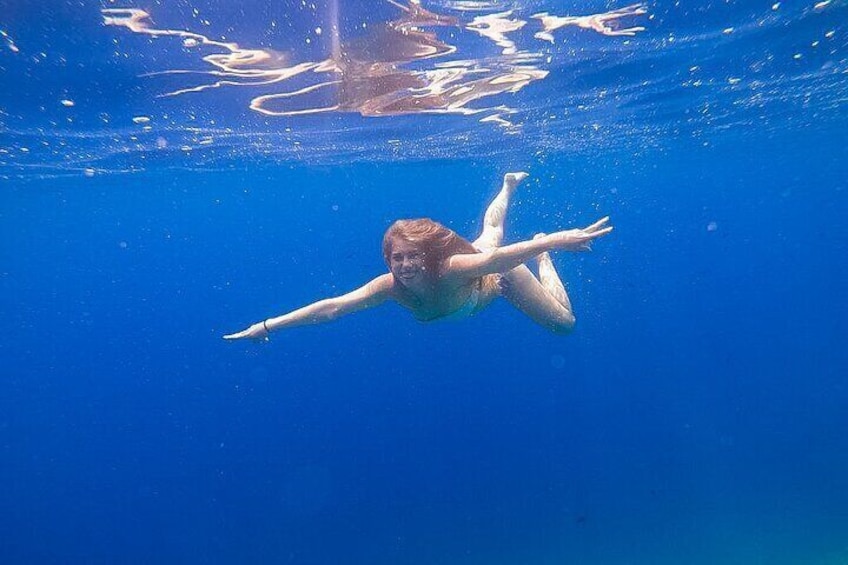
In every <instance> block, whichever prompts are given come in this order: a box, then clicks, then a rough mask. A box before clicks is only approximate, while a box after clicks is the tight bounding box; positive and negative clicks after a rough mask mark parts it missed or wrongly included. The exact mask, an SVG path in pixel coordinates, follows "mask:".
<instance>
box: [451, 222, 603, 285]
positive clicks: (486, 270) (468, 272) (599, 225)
mask: <svg viewBox="0 0 848 565" xmlns="http://www.w3.org/2000/svg"><path fill="white" fill-rule="evenodd" d="M608 222H609V217H608V216H607V217H605V218H601V219H600V220H598V221H597V222H595V223H594V224H592V225H591V226H589V227H586V228H583V229H574V230H566V231H559V232H555V233H551V234H548V235H545V236H542V237H539V238H537V239H532V240H528V241H520V242H518V243H513V244H511V245H504V246H503V247H496V248H495V249H491V250H489V251H484V252H483V253H471V254H465V255H454V256H452V257H451V258H450V259H448V261H447V266H446V268H445V272H444V275H445V276H450V277H456V278H462V279H476V278H479V277H482V276H485V275H491V274H494V273H506V272H507V271H510V270H511V269H514V268H515V267H517V266H519V265H521V264H522V263H526V262H527V261H529V260H530V259H532V258H533V257H535V256H537V255H539V254H540V253H544V252H545V251H555V250H558V249H564V250H568V251H588V250H589V249H590V248H591V243H592V241H593V240H595V239H597V238H599V237H601V236H604V235H606V234H608V233H609V232H611V231H612V226H610V225H607V223H608Z"/></svg>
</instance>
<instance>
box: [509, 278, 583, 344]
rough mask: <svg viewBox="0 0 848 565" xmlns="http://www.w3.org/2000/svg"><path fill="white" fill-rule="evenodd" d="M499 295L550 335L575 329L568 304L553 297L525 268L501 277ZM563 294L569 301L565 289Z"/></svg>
mask: <svg viewBox="0 0 848 565" xmlns="http://www.w3.org/2000/svg"><path fill="white" fill-rule="evenodd" d="M558 278H559V277H557V279H558ZM561 285H562V283H560V288H562V286H561ZM501 294H502V295H503V297H504V298H506V299H507V300H509V302H510V303H511V304H512V305H513V306H515V307H516V308H518V309H519V310H521V311H522V312H524V313H525V314H527V316H529V317H530V318H531V319H532V320H533V321H534V322H536V323H537V324H539V325H541V326H544V327H545V328H547V329H549V330H551V331H553V332H556V333H568V332H570V331H571V330H572V329H573V328H574V314H572V313H571V308H570V304H569V306H568V307H566V306H565V305H564V304H563V303H561V302H560V301H559V300H557V299H556V298H554V295H553V294H552V293H551V292H549V291H548V290H547V289H546V288H545V287H544V286H542V283H540V282H539V280H538V279H536V277H534V276H533V273H532V272H530V269H528V268H527V266H526V265H520V266H518V267H516V268H514V269H512V270H511V271H509V272H508V273H505V274H504V275H503V277H502V279H501ZM562 294H563V296H565V297H566V300H568V295H566V294H565V292H564V289H563V293H562Z"/></svg>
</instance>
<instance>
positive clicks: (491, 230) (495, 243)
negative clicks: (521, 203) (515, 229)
mask: <svg viewBox="0 0 848 565" xmlns="http://www.w3.org/2000/svg"><path fill="white" fill-rule="evenodd" d="M527 177H528V174H527V173H523V172H519V173H507V174H505V175H504V180H503V186H502V187H501V191H500V192H499V193H498V195H497V196H495V199H494V200H492V203H491V204H489V207H488V208H487V209H486V214H485V215H484V216H483V231H482V232H481V233H480V237H478V238H477V239H476V240H474V244H473V245H474V246H475V247H476V248H477V249H492V248H494V247H500V246H501V244H502V243H503V235H504V220H505V219H506V209H507V207H508V206H509V198H510V197H511V196H512V193H513V191H514V190H515V188H516V187H517V186H518V185H519V184H520V183H521V181H523V180H524V179H526V178H527Z"/></svg>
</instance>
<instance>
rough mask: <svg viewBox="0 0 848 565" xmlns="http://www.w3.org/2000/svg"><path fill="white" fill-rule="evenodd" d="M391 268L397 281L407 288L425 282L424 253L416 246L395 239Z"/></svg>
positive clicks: (390, 258)
mask: <svg viewBox="0 0 848 565" xmlns="http://www.w3.org/2000/svg"><path fill="white" fill-rule="evenodd" d="M389 268H390V269H391V271H392V275H393V276H394V277H395V280H396V281H398V282H400V283H401V284H402V285H404V286H407V287H408V286H416V284H420V283H422V282H423V281H424V276H425V274H426V268H425V266H424V252H423V251H421V250H420V249H419V248H418V247H417V246H416V245H415V244H412V243H409V242H408V241H403V240H402V239H395V240H394V242H392V254H391V256H390V257H389Z"/></svg>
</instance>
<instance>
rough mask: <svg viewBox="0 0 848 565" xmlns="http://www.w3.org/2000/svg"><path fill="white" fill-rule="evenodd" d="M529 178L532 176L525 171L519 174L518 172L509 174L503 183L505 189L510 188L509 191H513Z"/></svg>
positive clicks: (505, 176)
mask: <svg viewBox="0 0 848 565" xmlns="http://www.w3.org/2000/svg"><path fill="white" fill-rule="evenodd" d="M529 176H530V175H529V174H528V173H525V172H523V171H519V172H516V173H507V174H505V175H504V181H503V183H504V188H508V189H510V190H512V189H514V188H515V187H516V186H518V185H519V183H521V181H523V180H524V179H526V178H527V177H529Z"/></svg>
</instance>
